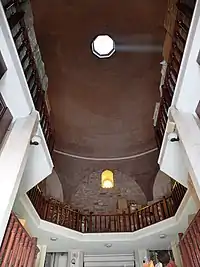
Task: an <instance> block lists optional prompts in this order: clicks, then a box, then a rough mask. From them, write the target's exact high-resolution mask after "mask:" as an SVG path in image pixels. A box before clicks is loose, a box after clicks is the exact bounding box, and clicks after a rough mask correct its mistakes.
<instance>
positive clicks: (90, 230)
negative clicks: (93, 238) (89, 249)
mask: <svg viewBox="0 0 200 267" xmlns="http://www.w3.org/2000/svg"><path fill="white" fill-rule="evenodd" d="M89 232H90V233H92V212H90V220H89Z"/></svg>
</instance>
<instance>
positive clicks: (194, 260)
mask: <svg viewBox="0 0 200 267" xmlns="http://www.w3.org/2000/svg"><path fill="white" fill-rule="evenodd" d="M179 237H180V250H181V255H182V260H183V267H199V266H200V247H199V244H200V210H199V211H198V213H197V214H196V216H195V218H194V219H193V220H192V222H191V224H190V225H189V227H188V229H187V230H186V232H185V233H184V234H182V233H180V234H179Z"/></svg>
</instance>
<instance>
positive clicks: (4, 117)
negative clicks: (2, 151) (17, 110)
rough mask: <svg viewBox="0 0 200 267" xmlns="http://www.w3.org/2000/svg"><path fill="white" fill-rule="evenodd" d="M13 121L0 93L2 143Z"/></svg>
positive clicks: (0, 132) (0, 136)
mask: <svg viewBox="0 0 200 267" xmlns="http://www.w3.org/2000/svg"><path fill="white" fill-rule="evenodd" d="M11 121H12V115H11V113H10V111H9V109H8V108H7V106H6V104H5V102H4V99H3V97H2V95H1V93H0V144H1V142H2V140H3V138H4V136H5V133H6V131H7V130H8V127H9V125H10V123H11Z"/></svg>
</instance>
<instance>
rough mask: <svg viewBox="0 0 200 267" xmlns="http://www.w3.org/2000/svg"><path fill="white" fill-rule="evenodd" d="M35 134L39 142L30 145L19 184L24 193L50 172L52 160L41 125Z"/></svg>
mask: <svg viewBox="0 0 200 267" xmlns="http://www.w3.org/2000/svg"><path fill="white" fill-rule="evenodd" d="M36 135H37V136H39V137H40V139H41V143H40V144H39V145H38V146H31V148H30V152H29V156H28V160H27V164H26V167H25V170H24V173H23V177H22V181H21V184H20V188H19V191H20V194H24V193H26V192H27V191H29V190H30V189H31V188H33V187H34V186H35V185H37V184H38V183H39V182H41V181H42V180H44V179H45V178H46V177H47V176H49V175H50V174H51V173H52V170H53V162H52V160H51V157H50V154H49V151H48V147H47V145H46V142H45V139H44V137H43V133H42V130H41V127H40V126H39V128H38V130H37V132H36Z"/></svg>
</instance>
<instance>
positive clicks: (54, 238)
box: [50, 237, 58, 241]
mask: <svg viewBox="0 0 200 267" xmlns="http://www.w3.org/2000/svg"><path fill="white" fill-rule="evenodd" d="M50 240H51V241H57V240H58V238H57V237H51V238H50Z"/></svg>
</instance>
